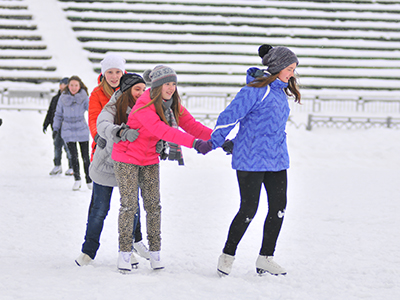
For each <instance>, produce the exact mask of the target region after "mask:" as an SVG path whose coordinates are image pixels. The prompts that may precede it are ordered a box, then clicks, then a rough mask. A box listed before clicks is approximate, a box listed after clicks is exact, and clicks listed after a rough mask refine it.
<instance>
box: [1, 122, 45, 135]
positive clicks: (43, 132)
mask: <svg viewBox="0 0 400 300" xmlns="http://www.w3.org/2000/svg"><path fill="white" fill-rule="evenodd" d="M0 125H1V119H0ZM46 131H47V128H46V127H44V126H43V133H46Z"/></svg>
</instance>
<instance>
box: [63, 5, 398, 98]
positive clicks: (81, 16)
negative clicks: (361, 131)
mask: <svg viewBox="0 0 400 300" xmlns="http://www.w3.org/2000/svg"><path fill="white" fill-rule="evenodd" d="M60 1H61V2H63V3H64V4H65V6H64V10H65V12H66V15H67V17H68V19H69V20H70V21H71V22H72V23H73V25H72V28H73V30H75V31H76V32H77V35H78V39H79V40H80V41H81V42H82V44H83V47H84V49H86V50H88V51H90V52H91V54H90V60H91V61H92V62H93V63H94V64H97V68H98V62H99V61H100V60H101V59H102V57H103V56H104V53H105V52H108V51H113V52H120V53H121V54H122V55H123V56H124V57H126V59H127V61H128V66H129V69H130V70H132V71H137V72H141V71H142V70H144V69H146V68H150V67H153V66H154V65H155V64H159V63H165V64H168V65H171V66H172V67H174V68H175V69H176V70H177V72H178V74H180V85H182V86H205V87H211V86H215V87H221V88H222V87H239V86H242V85H243V84H244V83H245V76H244V74H245V71H246V69H247V67H248V66H249V65H260V59H259V58H258V57H257V48H258V46H259V45H261V44H263V43H268V44H271V45H284V46H288V47H290V48H291V49H293V50H294V52H295V53H296V54H297V55H298V56H299V58H300V66H299V67H298V73H299V74H300V76H301V81H300V82H301V84H302V87H303V88H304V89H306V90H320V89H328V90H330V89H334V90H342V91H357V93H358V94H359V93H365V92H368V91H371V90H374V91H379V90H380V91H399V90H400V85H399V82H400V52H399V51H398V48H399V41H400V24H399V20H400V18H399V17H400V1H367V0H364V1H344V0H337V1H322V0H321V1H317V0H314V1H312V0H311V1H224V0H212V1H211V0H196V1H188V0H176V1H164V0H157V1H134V0H126V1H122V0H114V1H112V0H108V1H93V0H75V1H69V0H60Z"/></svg>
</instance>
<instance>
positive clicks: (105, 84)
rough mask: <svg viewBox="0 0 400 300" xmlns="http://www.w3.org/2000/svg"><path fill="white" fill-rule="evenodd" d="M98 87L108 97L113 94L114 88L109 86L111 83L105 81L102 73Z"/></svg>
mask: <svg viewBox="0 0 400 300" xmlns="http://www.w3.org/2000/svg"><path fill="white" fill-rule="evenodd" d="M99 87H102V88H103V92H104V94H105V95H106V97H107V98H108V99H110V98H111V96H112V95H113V94H114V92H115V90H114V89H113V88H112V87H111V85H110V84H109V83H108V82H107V80H106V77H105V76H104V74H103V78H102V79H101V82H100V84H99Z"/></svg>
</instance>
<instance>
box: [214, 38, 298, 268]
mask: <svg viewBox="0 0 400 300" xmlns="http://www.w3.org/2000/svg"><path fill="white" fill-rule="evenodd" d="M258 53H259V56H260V57H261V58H262V63H263V65H265V66H268V68H267V72H264V71H263V70H259V69H258V68H250V69H249V70H248V71H247V83H248V84H247V85H246V86H245V87H243V88H242V89H241V90H240V91H239V93H238V94H237V95H236V97H235V99H233V100H232V102H231V104H230V105H229V106H228V107H227V108H226V109H225V110H224V111H223V112H222V113H221V114H220V115H219V117H218V120H217V124H216V126H215V129H214V131H213V133H212V135H211V140H212V144H213V148H217V147H220V146H222V148H223V149H224V150H225V151H227V152H228V153H231V154H232V168H233V169H235V170H236V173H237V179H238V183H239V189H240V197H241V202H240V209H239V211H238V213H237V214H236V216H235V218H234V219H233V221H232V224H231V226H230V228H229V233H228V238H227V241H226V243H225V247H224V249H223V253H222V254H221V256H220V257H219V260H218V273H219V274H220V275H228V274H229V273H230V272H231V269H232V264H233V261H234V259H235V253H236V248H237V246H238V244H239V242H240V240H241V238H242V237H243V235H244V233H245V232H246V229H247V227H248V226H249V224H250V222H251V221H252V219H253V217H254V215H255V214H256V211H257V208H258V203H259V200H260V192H261V186H262V185H264V187H265V189H266V192H267V195H268V206H269V210H268V215H267V217H266V219H265V223H264V233H263V239H262V244H261V249H260V252H259V256H258V258H257V261H256V270H257V272H258V273H259V274H264V273H266V272H268V273H271V274H273V275H284V274H286V271H285V270H284V269H283V268H282V267H281V266H279V265H278V264H277V263H276V262H275V261H274V260H273V255H274V251H275V245H276V241H277V239H278V235H279V232H280V230H281V226H282V222H283V217H284V215H285V208H286V190H287V175H286V170H287V169H288V168H289V155H288V150H287V145H286V133H285V127H286V122H287V120H288V117H289V110H290V109H289V104H288V99H287V98H288V96H294V98H295V101H296V102H300V98H301V96H300V92H299V90H298V86H297V81H296V78H295V77H294V71H295V69H296V67H297V65H298V59H297V57H296V55H295V54H294V53H293V52H292V51H291V50H289V49H288V48H286V47H271V46H269V45H262V46H261V47H260V48H259V49H258ZM237 123H240V126H239V131H238V133H237V136H236V137H235V139H234V140H233V141H229V140H227V141H225V138H226V136H227V135H228V134H229V132H230V131H231V130H232V129H233V128H234V127H235V125H236V124H237Z"/></svg>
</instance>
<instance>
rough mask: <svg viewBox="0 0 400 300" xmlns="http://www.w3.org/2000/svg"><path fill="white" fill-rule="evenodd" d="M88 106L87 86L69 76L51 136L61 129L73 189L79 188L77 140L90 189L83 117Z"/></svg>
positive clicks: (84, 120) (87, 136) (86, 127)
mask: <svg viewBox="0 0 400 300" xmlns="http://www.w3.org/2000/svg"><path fill="white" fill-rule="evenodd" d="M88 107H89V97H88V90H87V87H86V86H85V84H84V83H83V82H82V80H81V79H80V78H79V77H78V76H72V77H70V78H69V80H68V85H67V87H66V88H65V90H64V91H63V92H62V93H61V96H60V99H59V101H58V104H57V109H56V113H55V115H54V123H53V137H54V136H56V135H57V134H58V132H60V131H61V137H62V138H63V140H64V141H65V142H66V143H67V145H68V149H69V151H70V153H71V160H72V168H73V170H74V178H75V183H74V185H73V187H72V189H73V190H74V191H77V190H79V189H80V188H81V176H80V170H79V161H78V149H77V146H76V143H77V142H79V146H80V149H81V156H82V159H83V164H84V170H85V175H86V183H87V186H88V188H89V189H92V180H91V179H90V177H89V165H90V158H89V127H88V124H87V122H86V119H85V112H86V111H87V110H88ZM61 124H62V125H63V126H62V127H61Z"/></svg>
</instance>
